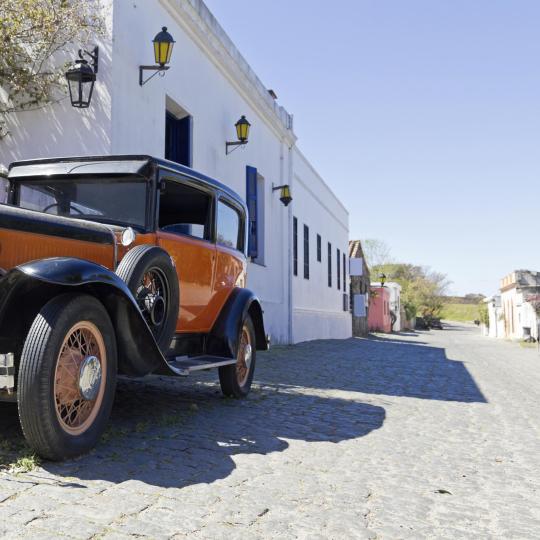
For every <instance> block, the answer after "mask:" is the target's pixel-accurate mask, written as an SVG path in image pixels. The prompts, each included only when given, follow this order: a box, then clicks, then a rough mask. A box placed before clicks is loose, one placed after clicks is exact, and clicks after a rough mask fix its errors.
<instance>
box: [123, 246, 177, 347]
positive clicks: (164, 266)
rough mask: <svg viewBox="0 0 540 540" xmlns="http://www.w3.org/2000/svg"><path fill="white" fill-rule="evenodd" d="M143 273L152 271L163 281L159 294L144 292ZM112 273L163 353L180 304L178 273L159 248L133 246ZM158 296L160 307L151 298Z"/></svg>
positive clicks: (167, 345) (174, 327)
mask: <svg viewBox="0 0 540 540" xmlns="http://www.w3.org/2000/svg"><path fill="white" fill-rule="evenodd" d="M147 273H151V274H152V275H154V274H155V279H156V280H157V281H162V282H163V283H162V285H163V287H162V288H163V291H162V293H163V294H159V295H157V296H154V297H152V296H151V295H149V294H148V291H149V290H148V289H147V288H146V287H144V285H143V279H144V276H145V274H147ZM116 274H117V275H118V276H119V277H120V278H122V279H123V280H124V281H125V282H126V284H127V286H128V288H129V290H130V291H131V293H132V294H133V296H134V297H135V300H137V304H138V305H139V309H140V310H141V312H142V314H143V316H144V318H145V319H146V322H147V323H148V326H149V327H150V330H151V331H152V334H153V335H154V338H155V339H156V342H157V344H158V346H159V348H160V349H161V351H162V352H163V353H164V354H165V353H166V352H167V351H168V349H169V346H170V344H171V341H172V338H173V336H174V333H175V330H176V324H177V321H178V310H179V306H180V299H179V286H178V275H177V274H176V269H175V268H174V264H173V262H172V259H171V257H170V255H169V254H168V253H167V252H166V251H165V250H163V249H161V248H160V247H156V246H136V247H134V248H133V249H131V250H130V251H128V253H127V254H126V255H125V256H124V258H123V259H122V261H121V262H120V264H119V265H118V268H117V269H116ZM158 297H161V298H162V299H163V302H164V307H162V304H161V303H159V304H158V303H157V302H156V300H154V298H158ZM149 298H152V299H151V300H148V299H149ZM159 302H161V300H159ZM157 307H159V310H157V309H156V308H157ZM155 313H157V315H155Z"/></svg>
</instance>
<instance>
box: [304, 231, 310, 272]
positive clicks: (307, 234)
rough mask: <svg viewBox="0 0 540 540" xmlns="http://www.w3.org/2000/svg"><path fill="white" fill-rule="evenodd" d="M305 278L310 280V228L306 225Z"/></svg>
mask: <svg viewBox="0 0 540 540" xmlns="http://www.w3.org/2000/svg"><path fill="white" fill-rule="evenodd" d="M304 278H305V279H309V227H308V226H307V225H304Z"/></svg>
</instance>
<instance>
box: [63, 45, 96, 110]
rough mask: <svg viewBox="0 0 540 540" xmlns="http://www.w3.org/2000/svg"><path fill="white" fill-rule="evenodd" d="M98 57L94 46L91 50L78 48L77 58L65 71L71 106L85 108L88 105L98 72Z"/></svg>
mask: <svg viewBox="0 0 540 540" xmlns="http://www.w3.org/2000/svg"><path fill="white" fill-rule="evenodd" d="M83 54H84V55H86V56H88V57H89V58H90V61H91V62H92V63H91V64H89V63H88V61H87V60H85V59H84V58H83ZM98 58H99V48H98V47H94V49H93V50H92V52H89V51H85V50H83V49H79V59H78V60H75V65H74V66H73V67H72V68H71V69H69V70H68V71H66V79H67V82H68V88H69V99H70V100H71V105H72V107H76V108H77V109H87V108H88V107H89V106H90V101H91V100H92V92H93V91H94V84H95V82H96V73H97V72H98Z"/></svg>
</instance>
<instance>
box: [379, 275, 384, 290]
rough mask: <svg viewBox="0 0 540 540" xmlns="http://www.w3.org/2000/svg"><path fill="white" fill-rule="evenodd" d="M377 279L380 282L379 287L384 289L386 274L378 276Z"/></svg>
mask: <svg viewBox="0 0 540 540" xmlns="http://www.w3.org/2000/svg"><path fill="white" fill-rule="evenodd" d="M379 279H380V280H381V287H384V284H385V282H386V274H379Z"/></svg>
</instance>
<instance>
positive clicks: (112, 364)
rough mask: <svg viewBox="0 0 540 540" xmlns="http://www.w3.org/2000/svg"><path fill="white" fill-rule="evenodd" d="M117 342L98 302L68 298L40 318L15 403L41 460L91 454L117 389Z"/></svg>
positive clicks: (89, 298) (85, 297)
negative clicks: (16, 402) (89, 451)
mask: <svg viewBox="0 0 540 540" xmlns="http://www.w3.org/2000/svg"><path fill="white" fill-rule="evenodd" d="M116 364H117V361H116V339H115V335H114V328H113V326H112V323H111V321H110V318H109V315H108V313H107V311H106V310H105V308H104V307H103V305H102V304H101V303H100V302H99V301H98V300H97V299H95V298H94V297H92V296H88V295H83V294H65V295H61V296H58V297H56V298H54V299H53V300H51V301H50V302H48V303H47V304H46V305H45V306H44V307H43V309H42V310H41V311H40V312H39V313H38V315H37V317H36V318H35V319H34V322H33V324H32V326H31V328H30V331H29V332H28V336H27V338H26V341H25V343H24V347H23V351H22V355H21V363H20V368H19V378H18V385H17V401H18V407H19V417H20V421H21V426H22V430H23V433H24V436H25V437H26V439H27V441H28V443H29V444H30V446H31V447H32V448H33V449H34V450H35V451H36V452H37V453H38V454H39V455H41V456H42V457H44V458H47V459H51V460H61V459H65V458H68V457H74V456H78V455H80V454H83V453H85V452H87V451H88V450H90V449H91V448H92V447H93V446H94V445H95V444H96V443H97V441H98V440H99V438H100V436H101V434H102V432H103V430H104V428H105V425H106V423H107V420H108V418H109V415H110V412H111V408H112V404H113V401H114V393H115V388H116Z"/></svg>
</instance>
